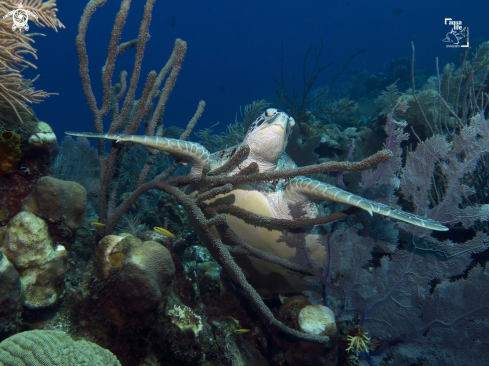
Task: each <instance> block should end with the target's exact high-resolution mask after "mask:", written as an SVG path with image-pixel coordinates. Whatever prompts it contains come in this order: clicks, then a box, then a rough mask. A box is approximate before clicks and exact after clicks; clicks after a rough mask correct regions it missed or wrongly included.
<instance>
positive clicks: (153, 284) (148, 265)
mask: <svg viewBox="0 0 489 366" xmlns="http://www.w3.org/2000/svg"><path fill="white" fill-rule="evenodd" d="M174 275H175V265H174V264H173V261H172V258H171V254H170V252H169V251H168V249H166V248H165V247H164V246H162V245H161V244H159V243H157V242H154V241H145V242H143V243H142V244H141V245H140V246H138V247H137V248H135V249H132V250H131V251H130V252H129V253H128V255H127V257H126V258H125V260H124V262H123V264H122V268H121V271H120V273H119V275H118V278H117V285H116V292H117V294H118V295H119V297H120V298H121V299H122V300H123V302H124V306H125V307H126V308H127V309H128V310H130V311H136V312H145V311H149V310H153V309H155V308H157V307H158V304H159V303H160V302H161V300H162V299H163V297H164V296H165V294H166V292H167V290H168V288H169V287H168V285H169V283H170V282H171V281H172V279H173V276H174Z"/></svg>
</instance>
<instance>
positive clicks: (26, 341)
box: [0, 330, 121, 366]
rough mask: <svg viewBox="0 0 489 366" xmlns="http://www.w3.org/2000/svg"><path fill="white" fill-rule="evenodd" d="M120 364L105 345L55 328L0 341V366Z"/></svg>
mask: <svg viewBox="0 0 489 366" xmlns="http://www.w3.org/2000/svg"><path fill="white" fill-rule="evenodd" d="M25 365H29V366H58V365H59V366H120V365H121V364H120V362H119V361H118V360H117V358H116V357H115V356H114V355H113V354H112V353H111V352H110V351H109V350H106V349H105V348H102V347H100V346H98V345H96V344H95V343H92V342H87V341H83V340H81V341H73V340H72V339H71V338H70V337H69V336H68V335H67V334H66V333H64V332H61V331H58V330H31V331H27V332H22V333H18V334H16V335H14V336H12V337H10V338H7V339H6V340H4V341H3V342H2V343H0V366H25Z"/></svg>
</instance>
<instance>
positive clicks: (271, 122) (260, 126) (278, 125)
mask: <svg viewBox="0 0 489 366" xmlns="http://www.w3.org/2000/svg"><path fill="white" fill-rule="evenodd" d="M294 125H295V121H294V119H293V118H292V117H290V116H288V115H287V114H286V113H284V112H280V111H278V110H277V109H275V108H268V109H267V110H266V111H265V113H263V114H262V115H261V116H260V117H258V118H257V119H256V120H255V121H254V122H253V123H252V124H251V125H250V128H249V129H248V132H247V133H246V136H245V138H244V141H243V143H246V144H248V146H249V147H250V153H251V154H252V155H253V156H254V157H255V158H256V159H259V160H261V161H263V162H268V163H271V164H276V163H277V161H278V159H279V158H280V156H282V154H283V153H284V151H285V148H286V146H287V142H288V141H289V139H290V136H291V135H292V127H294Z"/></svg>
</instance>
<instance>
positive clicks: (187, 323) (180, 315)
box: [168, 305, 203, 335]
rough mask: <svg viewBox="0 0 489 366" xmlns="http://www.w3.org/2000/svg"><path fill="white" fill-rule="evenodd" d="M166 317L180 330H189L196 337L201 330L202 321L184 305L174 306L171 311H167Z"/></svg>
mask: <svg viewBox="0 0 489 366" xmlns="http://www.w3.org/2000/svg"><path fill="white" fill-rule="evenodd" d="M168 316H170V317H171V321H172V323H173V324H175V325H176V326H177V327H178V328H180V329H181V330H187V329H189V330H191V331H192V332H194V334H195V335H198V334H199V333H200V331H201V330H202V328H203V326H202V319H201V317H200V316H198V315H197V314H195V313H194V312H193V311H192V309H190V308H189V307H188V306H185V305H182V306H180V305H174V306H173V309H170V310H169V311H168Z"/></svg>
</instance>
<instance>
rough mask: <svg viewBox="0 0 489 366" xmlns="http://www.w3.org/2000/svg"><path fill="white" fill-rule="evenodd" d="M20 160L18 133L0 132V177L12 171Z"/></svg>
mask: <svg viewBox="0 0 489 366" xmlns="http://www.w3.org/2000/svg"><path fill="white" fill-rule="evenodd" d="M19 160H20V135H19V134H16V133H15V132H12V131H3V132H1V133H0V177H2V176H4V175H5V174H8V173H12V172H13V170H14V168H16V167H17V164H18V163H19Z"/></svg>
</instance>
